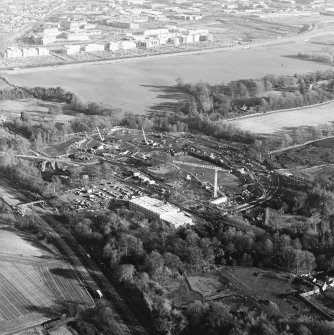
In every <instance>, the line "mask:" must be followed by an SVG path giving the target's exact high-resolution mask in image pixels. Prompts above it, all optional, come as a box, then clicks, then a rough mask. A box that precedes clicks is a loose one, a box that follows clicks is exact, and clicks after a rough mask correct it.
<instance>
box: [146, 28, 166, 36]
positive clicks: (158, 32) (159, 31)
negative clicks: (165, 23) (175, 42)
mask: <svg viewBox="0 0 334 335" xmlns="http://www.w3.org/2000/svg"><path fill="white" fill-rule="evenodd" d="M168 33H169V30H168V29H167V28H157V29H147V30H145V31H144V36H157V35H161V34H168Z"/></svg>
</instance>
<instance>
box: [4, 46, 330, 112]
mask: <svg viewBox="0 0 334 335" xmlns="http://www.w3.org/2000/svg"><path fill="white" fill-rule="evenodd" d="M318 48H319V47H318V46H316V45H314V46H312V45H310V44H307V43H305V42H303V43H302V42H300V43H291V42H289V43H287V44H281V45H275V46H258V47H254V48H251V49H248V50H243V49H234V48H227V49H226V50H225V51H220V52H214V53H203V54H185V55H182V56H169V57H161V58H149V57H145V59H137V60H131V61H122V62H118V63H117V62H116V63H109V64H99V65H80V66H79V65H78V66H75V67H72V68H71V67H69V68H53V69H52V68H50V69H32V70H30V69H27V70H22V71H18V72H13V73H8V74H7V75H6V76H7V77H8V79H9V80H10V81H11V82H13V83H14V84H16V85H19V86H26V87H31V86H44V87H49V86H53V87H56V86H61V87H64V88H65V89H67V90H70V91H73V92H75V93H77V94H78V95H79V96H81V97H83V98H84V99H86V100H88V101H95V102H104V103H107V104H110V105H113V106H117V107H121V108H123V109H124V110H125V111H130V112H132V113H135V114H144V113H146V112H148V111H154V110H157V109H158V110H161V109H163V107H164V106H165V105H166V104H171V103H174V102H176V101H179V100H180V99H183V98H184V95H183V94H180V92H176V91H175V89H174V90H172V89H171V86H172V85H175V79H176V78H178V77H181V78H183V79H184V81H185V82H193V83H194V82H198V81H200V80H203V81H205V82H209V83H211V84H216V83H221V82H228V81H231V80H236V79H242V78H260V77H263V76H265V75H266V74H276V75H293V74H295V73H307V72H314V71H317V70H326V69H329V68H331V66H330V65H327V64H322V63H316V62H308V61H303V60H299V59H296V58H293V57H286V56H292V55H295V54H296V50H298V52H303V51H312V50H317V49H318ZM129 97H131V99H129Z"/></svg>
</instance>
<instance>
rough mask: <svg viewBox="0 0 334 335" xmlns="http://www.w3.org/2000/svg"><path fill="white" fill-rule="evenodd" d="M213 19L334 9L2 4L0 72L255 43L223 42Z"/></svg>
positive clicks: (318, 5)
mask: <svg viewBox="0 0 334 335" xmlns="http://www.w3.org/2000/svg"><path fill="white" fill-rule="evenodd" d="M219 14H220V15H232V16H237V17H243V16H245V17H250V18H254V19H266V20H270V19H279V18H287V17H307V16H310V15H314V14H324V15H334V5H333V8H332V7H331V5H330V4H329V3H328V1H326V0H312V1H310V2H307V3H305V4H301V3H298V2H297V1H295V0H273V1H269V0H267V1H228V2H226V1H207V2H206V3H203V2H199V1H198V2H197V1H195V2H191V3H190V2H189V1H187V0H185V1H158V2H153V1H146V0H133V1H131V0H129V1H103V2H99V3H96V2H95V1H87V2H86V3H85V4H81V3H79V2H78V3H74V4H73V3H69V2H68V1H66V0H61V1H60V0H58V1H53V2H49V1H48V0H45V1H36V4H35V2H28V3H25V2H15V1H14V2H5V3H3V4H1V5H0V22H1V23H0V29H1V31H3V32H8V33H15V34H16V35H15V37H16V39H14V40H11V41H8V43H7V47H6V48H4V49H3V50H2V52H1V55H2V56H1V58H0V69H13V68H14V69H15V68H19V67H34V66H42V65H53V66H57V65H60V64H66V63H78V62H91V61H101V60H110V59H117V58H122V57H138V56H149V55H154V54H168V53H178V52H185V51H193V50H203V49H208V48H209V49H210V48H224V47H233V46H236V45H240V44H245V45H246V46H245V47H249V44H250V43H252V42H253V41H254V40H252V39H249V38H243V39H241V40H235V39H231V40H226V39H222V38H221V36H220V35H221V33H220V32H219V31H217V30H215V29H212V27H214V25H210V18H212V17H214V16H216V15H219ZM305 29H312V25H310V26H307V25H306V26H305Z"/></svg>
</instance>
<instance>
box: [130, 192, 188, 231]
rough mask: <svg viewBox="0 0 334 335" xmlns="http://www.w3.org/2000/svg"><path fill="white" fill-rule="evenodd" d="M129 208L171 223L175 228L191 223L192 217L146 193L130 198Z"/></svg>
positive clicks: (153, 218) (148, 216) (151, 217)
mask: <svg viewBox="0 0 334 335" xmlns="http://www.w3.org/2000/svg"><path fill="white" fill-rule="evenodd" d="M129 209H130V210H132V211H138V212H141V213H143V214H144V215H145V216H146V217H147V218H149V219H152V220H160V221H162V222H166V223H169V224H172V225H174V226H175V227H176V228H178V227H180V226H184V225H187V224H190V225H192V224H193V221H192V219H191V218H190V217H188V216H186V215H185V214H183V213H182V212H180V210H179V208H177V207H175V206H173V205H171V204H169V203H165V202H163V201H161V200H159V199H155V198H150V197H148V196H146V195H145V196H142V197H139V198H135V199H131V200H130V201H129Z"/></svg>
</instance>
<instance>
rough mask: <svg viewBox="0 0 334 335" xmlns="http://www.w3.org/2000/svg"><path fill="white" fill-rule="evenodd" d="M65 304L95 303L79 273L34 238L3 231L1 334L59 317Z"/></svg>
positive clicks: (0, 239)
mask: <svg viewBox="0 0 334 335" xmlns="http://www.w3.org/2000/svg"><path fill="white" fill-rule="evenodd" d="M65 302H76V303H79V304H92V303H93V300H92V298H91V297H90V295H89V294H88V293H87V291H86V289H85V288H84V287H83V286H82V283H81V282H80V280H79V278H78V276H77V273H76V271H75V270H74V269H72V267H71V266H70V265H69V264H68V263H66V262H65V261H63V260H57V259H55V257H54V255H53V254H52V253H50V252H49V250H48V249H46V248H44V247H43V246H42V245H40V244H39V243H38V242H37V241H36V240H34V238H33V237H30V236H29V235H25V234H23V233H15V232H10V231H5V230H0V334H7V333H10V332H13V331H16V330H18V329H24V327H29V326H31V325H37V324H39V323H41V322H44V321H46V320H48V319H50V318H52V317H55V316H57V315H59V313H60V312H61V308H62V306H63V304H64V303H65Z"/></svg>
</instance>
